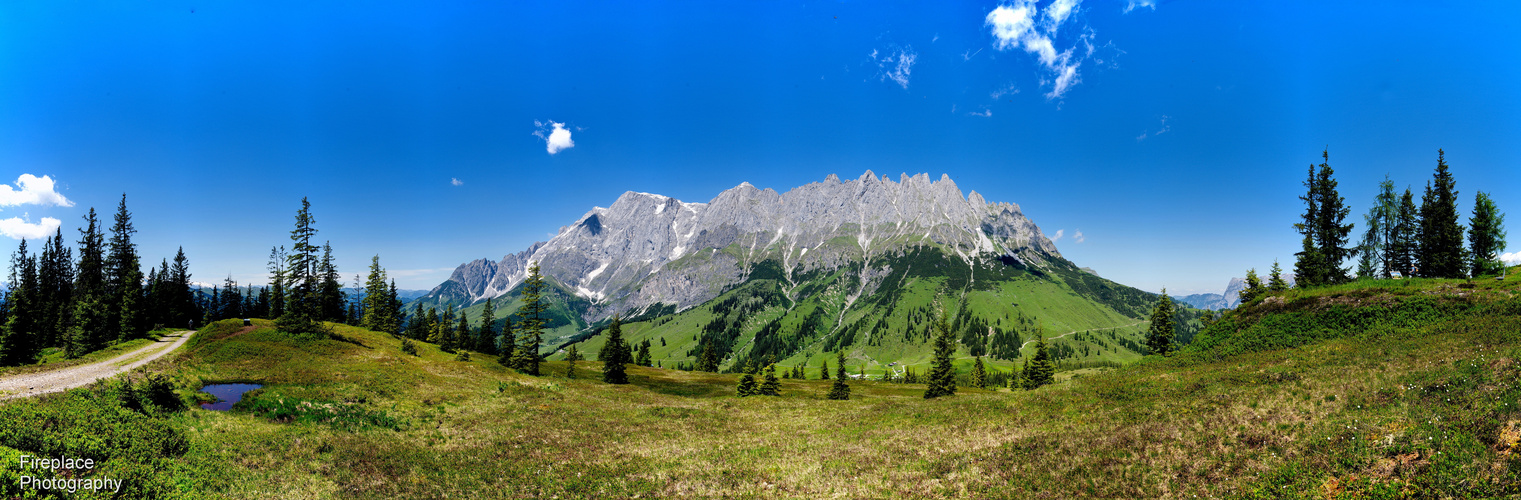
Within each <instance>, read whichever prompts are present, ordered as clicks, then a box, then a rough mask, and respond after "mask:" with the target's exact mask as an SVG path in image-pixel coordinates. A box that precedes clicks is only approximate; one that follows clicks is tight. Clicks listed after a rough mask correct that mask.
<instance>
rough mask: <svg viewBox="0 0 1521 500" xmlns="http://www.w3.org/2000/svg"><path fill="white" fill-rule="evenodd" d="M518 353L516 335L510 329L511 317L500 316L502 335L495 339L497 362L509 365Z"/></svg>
mask: <svg viewBox="0 0 1521 500" xmlns="http://www.w3.org/2000/svg"><path fill="white" fill-rule="evenodd" d="M517 353H518V337H517V334H516V333H513V331H512V318H510V317H509V318H502V337H501V339H499V340H498V341H497V353H496V355H497V360H496V361H497V362H498V363H501V364H502V366H506V367H511V366H512V360H513V358H514V357H516V356H517Z"/></svg>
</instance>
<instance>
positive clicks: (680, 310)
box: [406, 171, 1192, 368]
mask: <svg viewBox="0 0 1521 500" xmlns="http://www.w3.org/2000/svg"><path fill="white" fill-rule="evenodd" d="M533 262H537V263H538V265H539V267H540V270H541V273H542V275H543V276H544V278H545V281H546V283H547V285H548V287H549V290H547V291H546V295H545V296H546V297H547V299H548V301H549V303H550V304H549V306H550V307H549V311H548V312H547V313H546V319H547V320H548V321H547V325H546V328H547V329H548V331H546V332H545V335H544V342H545V343H544V345H543V347H544V348H547V349H548V352H554V351H555V350H557V349H558V348H559V347H561V346H564V345H567V344H570V343H577V342H583V343H586V345H584V346H583V348H582V349H583V352H594V351H595V350H596V349H599V348H600V344H599V342H600V339H601V337H600V336H597V335H596V333H597V332H598V331H599V326H600V325H602V324H605V322H607V321H608V320H609V319H610V318H611V317H613V316H614V315H620V316H621V317H622V318H623V320H624V323H625V325H626V326H625V328H624V335H625V338H627V339H629V340H630V341H631V342H636V343H637V342H641V341H643V340H649V341H651V342H652V343H653V345H654V346H655V347H654V350H653V356H654V358H653V360H654V361H655V362H665V363H691V362H693V360H694V359H696V356H697V354H698V353H699V352H701V350H702V349H705V348H708V347H709V346H710V347H711V348H712V349H715V351H716V352H717V354H718V355H719V359H721V360H722V363H723V365H724V366H725V367H732V366H735V365H736V364H739V363H747V362H761V360H763V359H767V358H769V359H773V360H776V361H777V362H779V363H780V362H782V361H783V360H789V361H788V363H801V362H806V361H808V360H809V359H811V358H810V356H815V355H818V354H819V353H821V352H826V351H827V352H834V351H837V350H840V349H848V352H849V353H851V354H847V355H848V356H853V357H856V358H859V359H869V360H871V362H873V363H879V364H880V365H881V366H887V365H888V364H889V363H898V364H897V365H894V366H897V367H899V368H901V367H902V366H903V365H902V363H916V362H922V361H924V360H927V358H928V355H929V353H930V351H931V349H930V344H929V339H930V337H931V336H932V332H931V330H932V328H931V325H930V321H931V319H932V318H933V317H935V316H936V315H937V314H938V313H939V312H940V311H945V312H946V314H950V315H952V316H954V321H953V323H952V328H954V329H955V331H956V333H957V337H958V339H959V340H960V344H959V345H961V346H962V347H963V349H964V351H963V352H964V353H965V354H967V355H971V356H981V355H986V356H989V359H990V360H999V361H997V363H1004V362H1009V363H1012V361H1010V360H1011V359H1013V358H1018V357H1020V355H1021V354H1020V353H1021V352H1022V351H1023V350H1026V349H1027V345H1028V346H1030V347H1028V348H1029V349H1033V343H1031V342H1029V339H1031V338H1033V336H1035V335H1048V334H1049V335H1050V336H1053V337H1054V336H1058V335H1066V334H1070V333H1073V332H1085V331H1103V332H1105V333H1103V335H1102V337H1100V336H1097V335H1096V334H1095V335H1083V336H1073V335H1066V338H1065V339H1063V340H1061V341H1060V342H1061V345H1062V346H1063V347H1062V348H1061V350H1060V353H1061V354H1060V355H1062V356H1067V357H1068V358H1074V359H1075V358H1078V357H1082V356H1089V357H1092V358H1093V359H1095V360H1098V359H1107V360H1123V359H1130V358H1127V356H1131V357H1138V356H1139V354H1138V353H1139V352H1140V351H1141V350H1143V348H1141V347H1140V345H1141V343H1142V342H1141V340H1140V338H1139V337H1138V336H1137V335H1139V334H1138V333H1136V330H1135V329H1134V327H1135V326H1136V325H1137V324H1139V323H1140V322H1141V320H1142V318H1144V317H1145V316H1146V314H1148V313H1149V312H1150V310H1151V307H1152V305H1153V304H1154V303H1155V300H1156V295H1154V294H1150V293H1147V292H1143V291H1140V290H1137V289H1134V288H1131V287H1128V286H1124V285H1120V284H1118V283H1114V282H1112V281H1109V280H1106V279H1104V278H1101V277H1099V276H1098V275H1097V274H1095V273H1094V272H1092V270H1083V269H1081V268H1079V267H1078V266H1077V265H1076V264H1073V263H1072V262H1069V261H1067V260H1066V259H1065V258H1063V257H1062V255H1061V253H1060V252H1059V251H1057V248H1056V246H1055V245H1054V244H1052V242H1051V240H1049V239H1047V238H1046V237H1045V236H1043V235H1042V232H1041V230H1040V228H1039V227H1038V226H1036V224H1035V223H1034V222H1033V221H1031V220H1030V219H1028V218H1026V217H1025V216H1024V214H1023V213H1022V211H1021V210H1020V207H1019V206H1018V205H1015V204H1012V203H994V202H988V201H986V200H984V199H983V197H982V195H980V194H978V193H977V192H976V191H972V192H970V193H967V194H963V193H962V191H961V189H960V188H958V187H957V186H956V183H955V182H953V181H951V179H950V178H949V177H947V176H942V177H941V178H940V179H939V180H938V181H932V180H931V179H930V177H929V175H927V174H919V175H915V176H908V175H902V176H900V177H899V178H898V180H897V181H894V180H892V179H890V178H887V177H878V176H877V175H876V174H874V173H872V172H870V171H868V172H866V173H865V174H863V175H861V176H860V177H859V178H856V179H852V180H841V179H840V178H839V177H837V176H835V175H829V176H828V177H827V178H826V179H824V181H822V182H815V183H811V184H807V185H804V186H799V187H797V188H793V189H791V190H788V191H786V192H784V193H778V192H776V191H774V190H771V189H759V188H757V187H755V186H752V185H750V184H749V183H742V184H740V185H738V186H735V187H734V188H731V189H728V190H725V191H723V192H721V193H719V194H718V195H717V196H716V197H714V198H713V199H711V200H709V201H707V202H705V203H693V202H686V201H682V200H678V199H675V198H671V197H668V196H662V195H659V194H650V193H639V192H632V191H630V192H627V193H624V194H623V195H622V196H620V197H619V198H618V199H617V200H616V201H614V202H613V203H612V204H611V205H610V206H608V207H606V208H603V207H594V208H592V209H591V210H589V211H587V212H586V213H585V214H584V215H582V216H581V217H579V218H578V219H576V220H575V221H574V222H572V223H571V224H568V225H565V226H563V227H561V228H560V230H559V232H558V233H557V234H556V235H555V236H554V237H552V238H550V239H549V240H548V241H543V242H538V243H534V244H533V245H530V246H529V247H528V248H527V249H524V250H522V251H519V252H516V253H510V254H507V255H505V256H504V257H501V258H499V259H485V258H483V259H477V260H474V261H470V262H466V263H464V264H461V265H460V266H459V267H457V268H456V269H455V270H454V273H453V274H452V275H451V276H450V277H449V279H448V280H447V281H445V282H443V283H441V284H439V285H438V286H437V287H434V288H433V289H432V290H430V291H429V292H428V293H427V294H426V295H424V296H422V297H419V298H418V299H417V300H415V301H413V302H411V303H410V304H408V305H407V306H406V307H407V308H408V312H409V313H410V312H413V311H415V310H416V308H417V307H422V308H424V309H427V308H444V307H448V308H456V309H458V310H462V312H463V314H465V315H467V316H468V317H470V318H472V321H474V320H475V319H474V318H479V316H478V315H479V314H480V313H481V312H482V310H483V308H484V302H485V301H487V300H490V301H492V302H493V304H494V307H493V310H494V311H495V316H496V318H499V320H498V321H504V319H501V318H506V317H508V316H510V315H512V314H513V313H514V311H516V310H517V309H518V308H519V307H520V306H521V303H522V302H521V295H520V291H521V287H522V284H523V280H524V278H525V277H526V276H527V274H528V267H529V265H530V263H533ZM1180 314H1183V313H1182V312H1181V311H1180ZM1183 319H1184V320H1186V319H1187V318H1183ZM1185 323H1186V321H1185ZM1117 327H1123V328H1122V329H1120V330H1114V329H1115V328H1117ZM1191 335H1192V333H1191V331H1190V332H1189V333H1180V338H1185V339H1186V338H1187V337H1189V336H1191ZM1003 366H1004V367H1005V368H1008V367H1009V366H1010V365H1007V364H1005V365H1003Z"/></svg>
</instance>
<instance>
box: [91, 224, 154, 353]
mask: <svg viewBox="0 0 1521 500" xmlns="http://www.w3.org/2000/svg"><path fill="white" fill-rule="evenodd" d="M136 232H137V230H136V229H133V228H132V213H131V212H128V211H127V195H126V194H122V195H121V204H119V205H117V207H116V220H115V224H113V225H112V226H111V242H110V245H109V252H108V253H107V255H106V294H107V296H108V297H109V298H110V299H109V300H110V312H109V313H108V314H110V320H111V321H112V322H113V323H115V325H112V326H113V327H114V328H112V330H113V333H114V335H113V336H111V338H110V339H109V340H119V341H126V340H128V339H133V338H137V337H139V336H141V335H142V333H143V332H146V331H147V328H146V326H145V325H144V324H143V316H144V315H143V286H142V283H143V270H142V266H141V265H140V264H139V260H140V259H139V258H138V255H137V245H136V244H134V243H132V234H133V233H136ZM97 345H103V344H97Z"/></svg>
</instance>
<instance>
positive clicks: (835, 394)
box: [820, 350, 850, 400]
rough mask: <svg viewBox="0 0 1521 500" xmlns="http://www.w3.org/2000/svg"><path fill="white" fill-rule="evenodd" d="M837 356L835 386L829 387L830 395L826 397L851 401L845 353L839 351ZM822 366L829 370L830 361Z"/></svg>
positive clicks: (826, 360) (825, 361)
mask: <svg viewBox="0 0 1521 500" xmlns="http://www.w3.org/2000/svg"><path fill="white" fill-rule="evenodd" d="M835 356H837V357H836V358H835V365H836V371H835V373H834V385H833V386H830V387H829V395H828V396H826V397H827V398H829V399H831V400H847V399H850V385H849V384H846V383H845V377H846V375H845V351H843V350H841V351H837V352H836V353H835ZM820 366H823V367H825V368H828V367H829V360H828V359H825V360H824V363H823V364H821V365H820Z"/></svg>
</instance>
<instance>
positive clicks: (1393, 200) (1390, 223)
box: [1368, 175, 1400, 279]
mask: <svg viewBox="0 0 1521 500" xmlns="http://www.w3.org/2000/svg"><path fill="white" fill-rule="evenodd" d="M1371 212H1372V213H1371V214H1370V217H1371V220H1370V221H1369V222H1368V226H1369V227H1375V226H1376V227H1378V236H1377V238H1376V239H1377V240H1378V250H1377V253H1378V266H1377V267H1378V274H1377V277H1378V278H1380V279H1389V277H1390V276H1391V275H1392V274H1391V273H1393V272H1394V271H1395V262H1396V261H1397V260H1398V254H1399V246H1400V199H1399V195H1397V194H1395V193H1394V181H1391V180H1389V176H1388V175H1385V176H1384V181H1383V182H1380V183H1378V196H1376V197H1374V199H1373V209H1372V210H1371Z"/></svg>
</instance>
